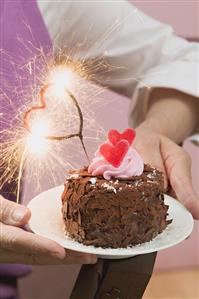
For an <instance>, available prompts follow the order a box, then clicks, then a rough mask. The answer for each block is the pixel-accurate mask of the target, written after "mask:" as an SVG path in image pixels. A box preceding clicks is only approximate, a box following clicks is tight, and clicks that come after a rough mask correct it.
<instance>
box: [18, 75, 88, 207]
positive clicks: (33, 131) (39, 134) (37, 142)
mask: <svg viewBox="0 0 199 299" xmlns="http://www.w3.org/2000/svg"><path fill="white" fill-rule="evenodd" d="M64 74H65V73H63V75H64ZM60 75H61V73H60ZM61 79H62V80H61ZM60 83H61V85H60ZM58 84H59V88H60V90H62V89H64V91H65V93H67V94H68V95H69V97H70V99H71V100H72V102H73V104H74V106H75V107H76V109H77V112H78V116H79V130H78V132H77V133H72V134H67V135H61V136H55V135H47V134H46V132H48V131H49V130H48V129H47V128H48V126H47V122H45V123H43V124H42V123H41V122H40V123H37V124H36V126H35V125H34V126H33V127H32V128H31V126H30V115H31V113H32V112H33V111H36V110H44V109H46V107H47V104H46V97H45V96H46V92H47V90H48V89H49V88H50V87H52V88H54V90H55V91H56V89H57V84H56V81H55V82H52V83H51V84H46V85H44V86H43V87H42V88H41V90H40V93H39V99H40V103H39V104H37V105H35V106H32V107H31V108H29V109H28V110H27V111H26V112H25V113H24V127H25V128H26V130H27V131H28V132H29V134H30V135H29V136H28V138H27V144H26V146H28V147H29V149H30V150H33V151H34V148H36V149H37V150H39V151H40V150H42V149H44V148H45V146H47V145H46V144H45V142H44V140H45V139H46V140H50V141H63V140H66V139H71V138H74V137H78V138H79V139H80V142H81V145H82V148H83V150H84V153H85V155H86V158H87V160H88V162H90V161H89V156H88V153H87V151H86V147H85V144H84V137H83V124H84V118H83V113H82V110H81V108H80V105H79V103H78V101H77V99H76V97H75V96H74V94H73V93H72V92H71V91H70V90H69V89H68V88H67V87H66V86H65V85H66V84H65V78H64V77H62V78H61V77H60V81H58ZM60 90H59V91H60ZM25 153H26V148H25V149H24V151H23V154H22V157H21V161H20V166H19V175H18V186H17V203H18V202H19V197H20V184H21V177H22V172H23V171H22V170H23V164H24V162H25V155H26V154H25Z"/></svg>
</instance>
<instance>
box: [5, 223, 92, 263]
mask: <svg viewBox="0 0 199 299" xmlns="http://www.w3.org/2000/svg"><path fill="white" fill-rule="evenodd" d="M0 231H1V239H0V242H1V249H0V262H8V263H26V264H39V265H41V264H90V263H95V262H96V256H94V255H90V254H82V253H79V252H75V251H69V250H65V249H64V248H63V247H62V246H60V245H59V244H57V243H56V242H54V241H51V240H48V239H45V238H43V237H41V236H38V235H35V234H32V233H29V232H25V231H24V230H23V229H21V228H18V227H14V226H7V225H5V224H3V223H0Z"/></svg>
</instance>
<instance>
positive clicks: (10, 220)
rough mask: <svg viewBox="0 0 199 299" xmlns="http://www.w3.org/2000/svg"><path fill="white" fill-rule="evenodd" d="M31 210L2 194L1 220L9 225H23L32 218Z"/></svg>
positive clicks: (0, 199) (0, 201)
mask: <svg viewBox="0 0 199 299" xmlns="http://www.w3.org/2000/svg"><path fill="white" fill-rule="evenodd" d="M30 216H31V214H30V210H29V209H28V208H26V207H25V206H22V205H19V204H16V203H14V202H12V201H9V200H7V199H5V198H3V197H2V196H1V195H0V222H3V223H4V224H8V225H14V226H22V225H25V224H26V223H27V222H28V220H29V219H30Z"/></svg>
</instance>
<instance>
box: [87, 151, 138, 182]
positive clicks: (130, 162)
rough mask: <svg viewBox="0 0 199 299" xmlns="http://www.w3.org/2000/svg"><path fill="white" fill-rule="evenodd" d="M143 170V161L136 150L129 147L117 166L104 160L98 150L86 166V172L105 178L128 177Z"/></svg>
mask: <svg viewBox="0 0 199 299" xmlns="http://www.w3.org/2000/svg"><path fill="white" fill-rule="evenodd" d="M143 170H144V162H143V160H142V158H141V156H140V155H139V154H138V152H137V151H136V150H135V149H133V148H132V147H129V149H128V152H127V153H126V156H125V157H124V159H123V161H122V163H121V165H120V166H119V167H114V166H113V165H111V164H110V163H109V162H107V161H106V159H105V158H104V156H103V155H102V154H101V153H100V152H99V150H98V151H97V152H96V153H95V157H94V159H93V161H92V163H91V164H90V166H89V168H88V172H89V173H91V174H92V175H93V176H95V175H96V176H97V175H103V177H104V178H105V179H106V180H110V179H111V177H114V178H129V177H131V176H136V175H141V174H142V173H143Z"/></svg>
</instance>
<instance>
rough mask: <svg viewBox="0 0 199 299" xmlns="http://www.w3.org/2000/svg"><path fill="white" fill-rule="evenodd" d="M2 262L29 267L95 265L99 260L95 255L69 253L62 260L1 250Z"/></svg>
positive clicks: (0, 258) (0, 259) (0, 260)
mask: <svg viewBox="0 0 199 299" xmlns="http://www.w3.org/2000/svg"><path fill="white" fill-rule="evenodd" d="M0 262H1V263H12V264H14V263H17V264H18V263H19V264H28V265H63V264H94V263H96V262H97V258H96V256H95V255H89V254H81V253H78V252H75V251H68V252H67V253H66V257H65V258H64V259H63V260H60V259H58V258H52V257H49V256H46V255H42V254H29V253H26V254H24V253H17V252H13V251H9V250H3V249H0Z"/></svg>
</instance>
